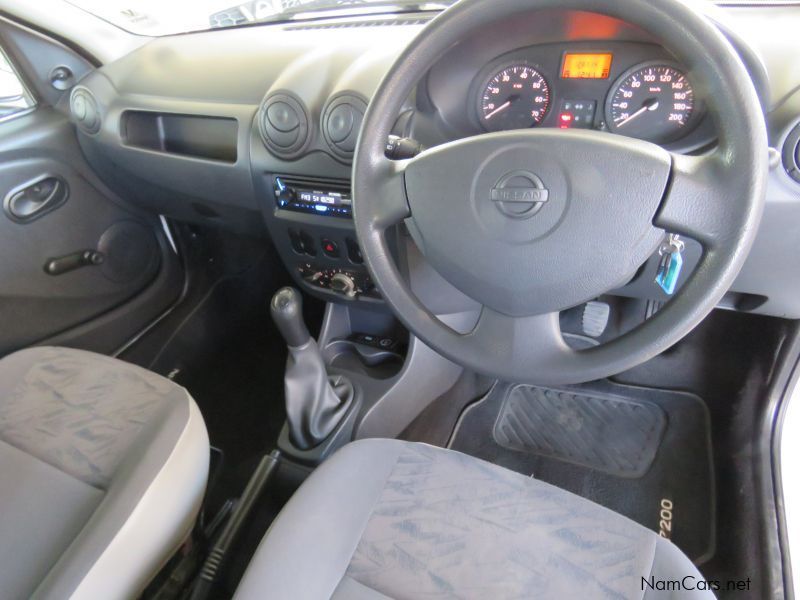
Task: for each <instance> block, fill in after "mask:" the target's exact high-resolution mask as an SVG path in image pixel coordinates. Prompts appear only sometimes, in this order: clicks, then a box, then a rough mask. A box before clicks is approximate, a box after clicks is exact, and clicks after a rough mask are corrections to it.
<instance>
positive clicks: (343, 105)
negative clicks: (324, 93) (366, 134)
mask: <svg viewBox="0 0 800 600" xmlns="http://www.w3.org/2000/svg"><path fill="white" fill-rule="evenodd" d="M365 112H367V102H366V101H365V100H364V99H363V98H361V97H360V96H355V95H353V94H348V93H345V94H339V95H337V96H334V97H333V98H331V100H330V101H329V102H328V105H327V106H326V107H325V110H324V111H323V113H322V135H323V136H324V137H325V141H326V142H327V143H328V146H329V147H330V149H331V150H332V151H333V153H334V154H335V155H336V156H337V157H338V158H341V159H344V160H348V161H349V160H352V158H353V153H354V152H355V149H356V142H357V141H358V134H359V132H360V131H361V122H362V121H363V120H364V113H365Z"/></svg>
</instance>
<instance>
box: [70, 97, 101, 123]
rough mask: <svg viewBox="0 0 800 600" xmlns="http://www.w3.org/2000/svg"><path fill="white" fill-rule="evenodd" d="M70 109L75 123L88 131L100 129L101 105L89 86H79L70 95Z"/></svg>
mask: <svg viewBox="0 0 800 600" xmlns="http://www.w3.org/2000/svg"><path fill="white" fill-rule="evenodd" d="M69 111H70V114H71V115H72V120H73V121H74V122H75V124H76V125H77V126H78V127H79V128H80V129H81V130H82V131H85V132H86V133H90V134H94V133H97V132H98V131H100V122H101V119H100V107H99V106H98V104H97V100H96V99H95V97H94V94H92V92H91V91H90V90H89V88H86V87H83V86H78V87H76V88H74V89H73V90H72V93H71V94H70V97H69Z"/></svg>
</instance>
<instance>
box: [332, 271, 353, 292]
mask: <svg viewBox="0 0 800 600" xmlns="http://www.w3.org/2000/svg"><path fill="white" fill-rule="evenodd" d="M331 289H332V290H333V291H334V292H336V293H338V294H342V295H343V296H347V297H348V298H355V297H356V282H355V281H353V278H352V277H350V275H348V274H347V273H336V274H335V275H334V276H333V277H332V278H331Z"/></svg>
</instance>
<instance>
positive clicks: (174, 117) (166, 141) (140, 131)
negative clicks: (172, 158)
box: [121, 110, 238, 163]
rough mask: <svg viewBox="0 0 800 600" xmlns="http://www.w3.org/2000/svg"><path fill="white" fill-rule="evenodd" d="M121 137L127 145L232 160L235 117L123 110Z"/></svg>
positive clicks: (236, 127) (234, 141)
mask: <svg viewBox="0 0 800 600" xmlns="http://www.w3.org/2000/svg"><path fill="white" fill-rule="evenodd" d="M121 129H122V132H121V133H122V139H123V142H124V143H125V144H126V145H128V146H134V147H137V148H143V149H145V150H153V151H155V152H164V153H167V154H181V155H184V156H193V157H196V158H205V159H208V160H217V161H223V162H228V163H235V162H236V157H237V132H238V123H237V122H236V119H231V118H224V117H208V116H202V115H180V114H171V113H159V112H150V111H138V110H127V111H125V112H124V113H123V114H122V120H121Z"/></svg>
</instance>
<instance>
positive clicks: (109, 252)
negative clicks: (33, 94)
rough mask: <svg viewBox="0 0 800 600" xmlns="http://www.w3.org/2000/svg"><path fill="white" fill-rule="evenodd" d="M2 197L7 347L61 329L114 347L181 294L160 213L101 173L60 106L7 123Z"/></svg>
mask: <svg viewBox="0 0 800 600" xmlns="http://www.w3.org/2000/svg"><path fill="white" fill-rule="evenodd" d="M52 182H58V184H59V185H60V186H61V187H60V188H58V186H56V189H54V190H51V189H49V188H48V185H50V183H52ZM37 186H38V187H37ZM51 191H52V192H53V193H56V192H57V193H58V194H60V196H58V197H55V198H50V193H51ZM21 194H22V195H23V196H24V195H25V194H28V196H29V197H21V196H20V195H21ZM0 198H2V199H3V212H2V213H1V214H0V321H1V322H2V327H0V355H2V354H5V353H7V352H10V351H12V350H14V349H17V348H21V347H24V346H27V345H31V344H35V343H38V342H41V341H43V340H46V339H47V338H52V337H53V336H56V335H58V336H59V341H60V342H61V343H67V344H69V343H72V344H73V345H77V346H81V347H87V348H89V349H95V350H104V351H109V350H110V349H111V348H112V347H117V346H121V345H122V344H123V343H124V342H125V341H126V339H127V337H128V336H131V335H134V334H135V333H136V332H137V330H138V329H141V328H143V327H144V326H146V325H147V323H148V322H149V321H151V320H152V319H153V318H155V317H156V316H157V315H158V314H159V313H160V312H161V311H163V310H164V309H165V308H167V307H168V306H169V304H170V303H171V302H173V301H174V300H175V299H176V297H177V296H178V295H179V293H180V289H181V285H182V279H181V277H180V268H179V267H178V265H177V257H176V256H175V254H174V252H172V250H171V249H170V247H169V245H168V244H166V243H165V240H164V235H163V232H162V230H161V226H160V221H159V220H158V218H157V217H156V216H155V215H149V214H147V213H143V212H140V211H139V210H138V209H135V208H133V207H130V206H127V205H126V203H125V202H124V201H123V200H121V199H120V198H118V197H116V196H115V195H114V194H113V193H112V192H111V191H109V190H108V189H107V188H106V187H105V186H104V185H103V184H102V182H100V181H99V180H98V179H97V178H96V177H95V176H94V174H93V173H92V172H91V170H90V168H89V167H88V165H87V164H86V162H85V161H84V159H83V155H82V153H81V150H80V148H79V146H78V144H77V140H76V136H75V131H74V128H73V126H72V124H71V123H69V121H68V120H67V118H66V117H65V116H64V115H62V114H61V113H60V112H58V111H56V110H54V109H50V108H47V107H39V108H37V109H36V110H35V111H33V112H32V113H28V114H26V115H23V116H20V117H18V118H15V119H13V120H11V121H6V122H3V123H0ZM37 201H40V202H42V203H45V204H46V205H45V206H39V205H37V204H36V202H37ZM14 207H17V210H16V211H15V210H14ZM19 207H22V209H20V208H19ZM20 211H21V212H22V213H25V212H26V211H27V212H28V213H31V212H32V214H28V215H25V214H23V215H22V217H21V216H20ZM164 273H168V274H169V277H168V278H167V279H166V280H165V278H164V277H163V275H164ZM159 275H162V276H161V277H159ZM154 286H155V288H154ZM153 288H154V289H153ZM145 291H147V293H146V294H143V293H144V292H145ZM139 296H143V297H145V298H146V299H147V300H148V302H147V304H146V306H145V307H144V308H143V307H142V303H141V301H139V302H137V301H136V300H137V298H138V297H139ZM127 304H131V310H130V311H127V310H126V305H127ZM112 309H116V310H112ZM134 309H136V310H135V311H134ZM110 317H111V318H110ZM93 323H96V325H97V326H96V327H93V326H92V325H93ZM71 330H75V336H72V337H71V336H70V331H71ZM101 340H102V341H101Z"/></svg>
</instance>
